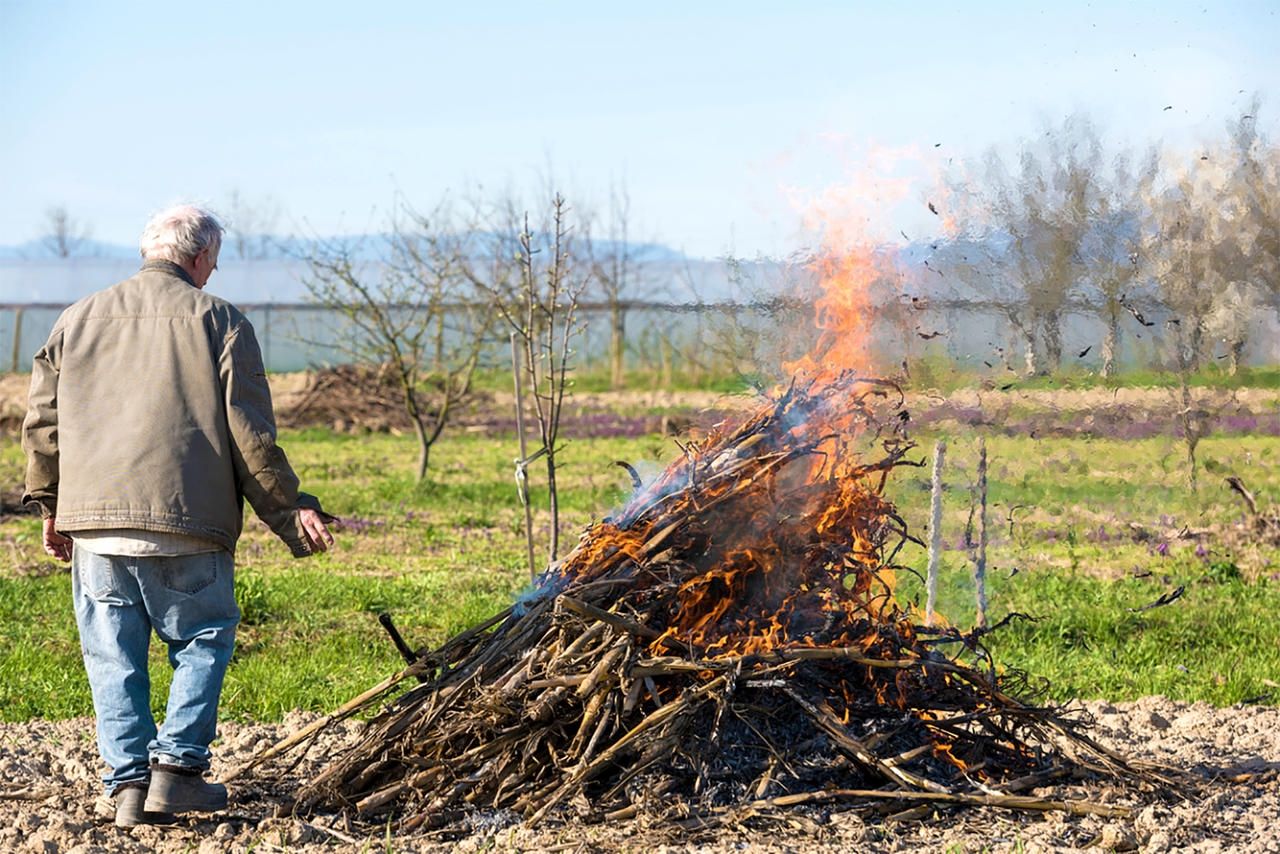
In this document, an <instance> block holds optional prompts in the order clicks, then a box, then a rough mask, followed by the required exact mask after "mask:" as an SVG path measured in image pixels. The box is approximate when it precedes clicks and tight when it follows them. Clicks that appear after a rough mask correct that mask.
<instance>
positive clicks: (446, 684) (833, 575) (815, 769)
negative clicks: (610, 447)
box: [256, 373, 1156, 829]
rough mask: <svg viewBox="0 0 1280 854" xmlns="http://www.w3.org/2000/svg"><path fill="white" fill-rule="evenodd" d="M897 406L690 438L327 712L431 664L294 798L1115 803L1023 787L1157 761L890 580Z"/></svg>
mask: <svg viewBox="0 0 1280 854" xmlns="http://www.w3.org/2000/svg"><path fill="white" fill-rule="evenodd" d="M900 412H901V397H900V395H899V393H898V391H897V389H896V388H895V387H893V386H892V385H889V384H887V383H884V382H880V381H874V380H867V379H862V378H859V377H858V376H856V375H854V374H852V373H842V374H840V375H839V376H837V377H835V378H834V379H831V380H829V381H827V382H823V383H816V382H812V381H808V382H803V381H802V382H798V383H797V384H795V385H793V386H792V387H791V388H790V389H788V390H787V391H785V392H784V393H781V394H780V395H778V396H777V397H776V399H773V400H771V401H768V402H766V403H765V404H764V405H762V406H761V408H760V409H759V410H758V411H757V412H756V413H755V414H754V415H753V416H752V417H750V418H748V419H747V420H746V421H745V422H744V423H741V424H740V425H738V426H736V427H732V428H730V427H725V428H723V429H722V430H721V431H719V432H716V433H713V434H712V435H709V436H707V437H706V438H705V439H703V440H701V441H699V442H695V443H692V444H689V445H687V446H681V447H682V449H683V451H684V454H683V456H682V457H681V458H679V459H677V460H676V461H675V462H674V463H673V464H671V465H670V466H669V467H668V468H667V469H666V471H665V472H663V473H662V475H661V476H659V477H658V478H657V479H655V480H654V481H653V482H651V483H649V484H643V485H641V487H640V488H639V489H637V491H636V493H635V494H634V495H633V496H632V498H631V499H630V500H629V501H628V502H627V504H626V506H625V507H624V508H623V509H622V510H621V511H620V512H618V513H617V515H616V516H614V517H612V518H609V519H606V520H604V521H601V522H599V523H597V524H595V525H593V526H592V527H591V528H589V529H588V530H587V531H586V532H585V534H584V535H583V536H582V538H581V540H580V542H579V543H578V545H577V547H576V548H575V549H574V550H573V551H572V552H571V553H570V554H569V555H567V556H566V557H565V558H564V559H563V560H562V561H561V562H560V563H559V564H557V565H555V566H553V567H551V568H550V569H549V570H548V571H547V572H546V573H545V574H544V575H543V577H542V578H541V579H540V581H539V586H538V588H537V590H536V591H535V592H534V593H533V594H532V595H530V596H529V597H526V599H525V600H524V601H523V602H522V603H521V604H520V605H519V606H517V607H513V608H511V609H508V610H507V611H505V612H503V613H501V614H499V615H497V616H496V617H494V618H493V619H491V620H489V621H487V622H486V623H484V624H482V625H479V626H476V627H475V628H473V629H471V630H469V631H467V632H464V633H462V634H461V635H459V636H457V637H455V638H453V639H452V640H450V641H448V642H447V643H445V644H444V645H443V646H441V647H440V648H439V649H436V650H434V651H431V652H429V653H427V654H425V655H423V656H422V657H421V658H420V659H419V660H418V661H417V662H416V663H415V664H414V665H412V666H411V667H409V668H408V669H406V670H405V671H404V672H403V673H401V674H399V675H398V676H397V677H394V678H392V679H389V680H388V681H387V682H385V683H383V685H380V686H377V687H376V688H375V689H372V690H371V691H370V692H368V693H367V694H366V695H364V696H363V697H361V698H357V700H356V701H353V702H352V703H350V704H348V705H347V706H346V707H344V708H343V709H342V710H340V711H339V713H338V716H341V715H347V714H351V713H354V712H357V711H359V710H361V709H363V708H372V707H375V706H376V704H378V703H380V702H382V701H383V700H384V699H385V697H386V694H387V692H388V691H389V690H391V689H392V687H393V686H394V685H395V684H398V683H399V682H402V681H403V680H405V679H411V678H414V677H423V678H424V679H425V681H424V682H423V684H421V685H418V686H415V687H414V688H413V689H412V690H410V691H408V692H407V693H405V694H403V695H402V696H400V697H399V698H397V699H395V700H394V701H393V702H392V703H391V704H390V706H389V707H388V708H386V709H385V710H384V711H382V712H381V714H379V715H378V716H377V717H376V718H375V719H374V721H373V722H372V724H371V726H370V728H369V730H368V735H367V737H366V738H365V739H364V741H363V742H362V743H361V744H360V745H358V747H356V748H355V749H353V750H352V751H350V752H349V753H348V754H347V755H345V756H341V757H338V758H337V759H336V760H335V761H334V762H333V764H332V765H331V766H330V767H329V768H328V769H327V770H326V771H325V772H324V773H323V774H321V775H320V776H318V777H317V778H316V779H314V780H312V781H311V782H310V783H309V784H308V785H307V786H306V788H305V789H304V791H303V792H302V795H301V798H300V805H301V806H302V807H303V808H344V809H354V810H355V811H356V812H358V813H359V814H360V815H361V816H364V817H374V816H378V815H380V814H384V813H391V812H393V813H394V814H395V816H396V817H397V818H398V819H399V823H400V825H399V826H400V827H401V829H412V828H418V827H422V828H427V827H446V828H447V827H449V826H454V825H456V824H458V823H459V822H462V821H463V820H464V818H465V816H466V815H467V813H468V812H469V811H471V810H475V809H482V808H483V809H507V810H513V811H515V812H517V813H519V814H520V815H522V816H524V817H525V819H526V820H528V821H530V822H536V821H539V820H541V819H542V818H544V817H545V816H547V815H549V814H551V813H552V812H553V811H555V810H557V809H560V808H563V807H567V806H568V805H570V804H572V805H573V806H574V808H575V809H577V810H579V811H580V812H583V813H585V817H586V818H588V819H590V818H594V819H597V820H599V819H605V818H618V817H627V816H632V815H635V814H637V813H638V812H640V811H642V810H645V811H656V812H659V813H663V814H674V815H675V817H678V818H680V819H682V820H687V821H690V822H695V823H701V824H705V823H707V822H715V821H718V820H720V818H721V817H723V816H726V815H729V814H731V813H733V811H739V812H738V813H737V814H741V811H742V810H746V811H748V812H755V813H758V812H761V811H766V810H770V809H776V808H780V807H783V806H789V805H794V804H799V803H805V802H811V801H825V800H844V801H850V800H852V801H861V802H864V803H865V802H868V801H871V802H880V801H890V802H892V801H898V802H899V803H903V802H906V803H908V804H909V803H911V802H913V801H935V802H937V801H942V802H949V803H957V804H968V803H985V804H994V805H1000V806H1009V807H1014V808H1021V809H1031V810H1044V809H1067V810H1071V811H1076V812H1101V813H1104V814H1118V813H1122V812H1123V810H1122V809H1120V808H1116V807H1105V806H1099V805H1094V804H1088V803H1082V802H1064V801H1044V800H1038V799H1036V798H1032V797H1027V796H1020V795H1018V794H1017V793H1018V792H1024V791H1026V790H1028V789H1030V788H1034V787H1036V786H1039V785H1043V784H1045V783H1046V782H1048V781H1050V780H1060V779H1064V778H1071V777H1079V776H1082V775H1087V774H1091V773H1096V774H1104V775H1107V776H1112V777H1122V778H1128V779H1130V780H1136V779H1138V778H1140V777H1142V778H1145V779H1149V780H1150V779H1156V778H1155V777H1154V776H1153V775H1150V774H1146V773H1142V772H1139V771H1137V770H1135V769H1134V768H1133V767H1132V766H1131V765H1130V764H1128V763H1126V762H1125V761H1124V760H1123V759H1122V758H1120V757H1118V756H1116V755H1114V754H1112V753H1110V752H1108V751H1107V750H1105V749H1104V748H1102V747H1101V746H1100V745H1098V744H1096V743H1095V742H1093V741H1092V740H1091V739H1090V738H1089V737H1088V736H1087V735H1086V734H1084V733H1083V732H1082V731H1081V729H1080V726H1079V722H1078V721H1075V720H1073V719H1071V718H1070V717H1069V716H1066V715H1064V714H1062V713H1060V712H1059V711H1057V710H1053V709H1049V708H1043V707H1039V706H1035V705H1030V704H1028V703H1026V702H1023V701H1022V700H1019V699H1016V695H1018V694H1021V693H1024V692H1025V690H1026V685H1025V680H1023V679H1022V678H1021V677H1020V676H1019V675H1018V674H1015V673H1000V672H998V671H997V670H996V668H995V667H994V664H993V663H992V662H991V661H990V658H989V657H988V656H987V655H986V653H985V651H984V649H983V646H982V644H981V633H979V632H975V633H971V634H967V635H966V634H962V633H961V632H959V631H958V630H956V629H927V628H924V627H921V626H918V625H916V623H915V621H914V620H913V619H912V617H913V614H912V613H911V612H910V611H908V610H904V608H903V606H902V605H900V604H899V603H898V601H897V599H896V598H895V595H894V579H895V572H897V571H899V569H900V568H899V567H897V566H896V565H895V562H896V559H897V556H898V553H899V549H900V548H901V547H902V546H903V544H904V543H905V542H907V541H908V540H910V539H911V538H910V535H909V534H908V532H907V529H906V525H905V524H904V522H903V521H902V519H901V518H900V517H899V516H898V515H897V513H896V512H895V510H894V507H893V505H892V504H891V503H890V502H889V501H888V499H887V498H885V496H884V494H883V489H884V486H885V483H886V479H887V478H888V477H889V476H890V474H891V473H892V471H893V470H894V469H895V468H896V467H898V466H900V465H906V464H909V463H908V460H907V456H906V455H907V454H908V453H909V451H910V450H911V447H912V446H911V444H910V442H909V441H907V439H906V438H905V436H904V435H902V433H901V427H902V425H903V424H904V423H905V420H904V419H902V418H900V417H898V416H899V414H900ZM859 449H861V450H859ZM332 719H333V716H331V718H330V720H332ZM307 734H309V733H307V732H304V733H300V734H299V735H298V736H297V737H295V738H293V739H291V740H290V741H289V742H287V743H282V744H281V745H278V746H277V747H276V748H273V749H272V750H271V751H268V752H267V753H265V754H263V755H261V756H260V757H259V758H258V760H256V761H261V760H262V759H265V758H268V757H269V756H271V755H276V754H278V753H280V752H282V751H283V750H284V749H285V748H287V747H289V746H291V745H292V744H295V743H297V742H299V741H301V740H302V739H303V738H304V737H305V736H306V735H307ZM886 786H887V788H885V787H886ZM900 808H901V807H897V809H900Z"/></svg>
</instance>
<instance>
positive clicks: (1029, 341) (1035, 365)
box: [1022, 327, 1040, 377]
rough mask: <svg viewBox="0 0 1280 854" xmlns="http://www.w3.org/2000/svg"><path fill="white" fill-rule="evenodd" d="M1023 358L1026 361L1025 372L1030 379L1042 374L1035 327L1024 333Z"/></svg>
mask: <svg viewBox="0 0 1280 854" xmlns="http://www.w3.org/2000/svg"><path fill="white" fill-rule="evenodd" d="M1022 341H1023V347H1024V348H1025V349H1024V351H1023V354H1022V355H1023V358H1024V359H1025V360H1026V363H1025V364H1026V366H1025V368H1024V372H1025V373H1026V375H1027V376H1029V377H1034V376H1035V375H1036V374H1038V373H1039V372H1040V365H1039V359H1038V358H1037V357H1036V335H1035V327H1031V328H1029V329H1024V330H1023V331H1022Z"/></svg>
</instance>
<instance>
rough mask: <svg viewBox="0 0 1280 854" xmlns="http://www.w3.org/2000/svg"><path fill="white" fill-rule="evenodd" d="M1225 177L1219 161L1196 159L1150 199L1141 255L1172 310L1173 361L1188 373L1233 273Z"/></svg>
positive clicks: (1202, 350) (1199, 358)
mask: <svg viewBox="0 0 1280 854" xmlns="http://www.w3.org/2000/svg"><path fill="white" fill-rule="evenodd" d="M1225 178H1226V170H1225V169H1224V167H1223V165H1222V164H1221V163H1219V162H1216V161H1214V160H1212V159H1211V160H1209V161H1200V160H1196V161H1194V162H1193V163H1191V164H1190V165H1188V166H1186V167H1185V168H1184V169H1182V170H1181V171H1180V172H1179V173H1178V174H1176V176H1175V177H1173V178H1172V179H1171V180H1170V181H1169V182H1168V183H1167V184H1166V185H1164V186H1162V187H1159V188H1157V190H1156V192H1155V193H1154V194H1153V196H1152V198H1151V199H1150V201H1149V207H1150V210H1151V220H1150V227H1149V233H1148V236H1147V239H1146V248H1145V250H1144V252H1143V255H1144V258H1146V259H1147V262H1148V263H1149V264H1150V268H1151V271H1152V274H1153V277H1154V280H1155V283H1156V289H1157V293H1158V295H1159V298H1160V301H1161V302H1162V303H1163V304H1164V306H1165V308H1166V309H1167V310H1168V311H1169V313H1170V315H1171V317H1170V319H1169V321H1168V326H1169V327H1170V329H1171V331H1172V332H1174V333H1175V334H1174V335H1173V336H1172V339H1173V340H1172V343H1171V346H1172V347H1173V348H1174V354H1173V355H1174V358H1173V362H1174V364H1175V366H1176V367H1177V368H1178V370H1185V371H1188V372H1192V373H1194V372H1195V371H1196V370H1198V369H1199V368H1200V366H1201V364H1203V362H1204V359H1205V357H1206V355H1207V354H1208V350H1209V346H1208V345H1209V343H1210V341H1211V337H1210V336H1211V334H1212V331H1213V330H1212V329H1211V326H1212V325H1213V321H1214V314H1215V310H1216V309H1217V307H1218V306H1219V305H1220V303H1221V300H1222V296H1223V294H1224V293H1225V292H1226V290H1227V286H1228V285H1229V284H1230V282H1231V280H1232V278H1233V271H1232V270H1231V268H1232V266H1234V261H1235V256H1236V253H1235V252H1234V250H1233V249H1232V247H1231V244H1232V243H1233V242H1234V241H1235V239H1236V236H1235V232H1234V229H1235V225H1234V223H1233V222H1232V220H1233V218H1234V213H1233V209H1232V208H1233V200H1232V199H1231V197H1230V194H1229V193H1228V192H1227V189H1226V184H1225Z"/></svg>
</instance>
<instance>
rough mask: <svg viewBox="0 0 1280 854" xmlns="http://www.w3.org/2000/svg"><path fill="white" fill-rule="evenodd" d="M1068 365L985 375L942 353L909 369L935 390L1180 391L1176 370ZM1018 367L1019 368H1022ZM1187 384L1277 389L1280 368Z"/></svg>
mask: <svg viewBox="0 0 1280 854" xmlns="http://www.w3.org/2000/svg"><path fill="white" fill-rule="evenodd" d="M1069 361H1070V360H1068V363H1064V365H1063V367H1062V368H1061V369H1060V370H1058V371H1056V372H1054V373H1053V374H1049V375H1045V376H1035V377H1026V376H1023V375H1022V374H1021V373H1010V372H1009V371H1007V370H1005V369H1004V368H1003V367H1000V366H997V367H995V368H992V369H990V370H985V371H984V370H974V369H972V368H970V367H967V366H962V365H959V364H957V363H956V362H955V361H954V360H953V359H951V358H950V357H947V356H942V355H935V356H927V357H922V358H917V359H913V360H911V362H910V363H909V369H910V375H911V381H912V385H913V387H915V388H933V389H938V390H940V391H943V392H949V391H955V390H957V389H962V388H974V387H977V386H980V385H982V384H983V383H984V382H987V383H990V382H995V383H997V384H998V385H1005V384H1007V383H1012V384H1013V385H1014V386H1015V387H1016V388H1018V389H1021V390H1032V389H1044V390H1057V389H1061V390H1067V391H1083V390H1088V389H1097V388H1100V389H1116V388H1176V387H1178V385H1179V379H1178V375H1177V374H1176V373H1175V372H1173V371H1160V370H1154V369H1151V368H1126V369H1125V370H1123V371H1121V372H1120V373H1118V374H1116V375H1115V376H1112V377H1103V376H1102V375H1101V374H1099V373H1098V372H1097V371H1096V370H1090V369H1088V368H1084V367H1080V366H1077V365H1072V364H1070V363H1069ZM1016 367H1019V368H1020V367H1021V365H1020V364H1019V365H1017V366H1016ZM1189 384H1190V385H1191V386H1192V387H1194V388H1218V389H1239V388H1254V389H1278V388H1280V367H1277V366H1265V367H1244V368H1241V369H1240V370H1239V371H1237V372H1236V373H1235V374H1231V373H1228V372H1227V370H1226V369H1225V368H1224V367H1223V366H1222V364H1221V363H1218V362H1213V363H1210V364H1207V365H1205V366H1204V367H1203V368H1202V369H1200V370H1199V371H1197V372H1195V373H1194V374H1192V375H1191V377H1190V382H1189Z"/></svg>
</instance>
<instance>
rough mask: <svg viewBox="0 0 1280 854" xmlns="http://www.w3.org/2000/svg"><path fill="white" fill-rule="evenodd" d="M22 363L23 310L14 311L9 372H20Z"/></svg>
mask: <svg viewBox="0 0 1280 854" xmlns="http://www.w3.org/2000/svg"><path fill="white" fill-rule="evenodd" d="M21 363H22V308H21V307H18V308H15V309H14V310H13V352H12V354H11V355H10V359H9V370H10V371H12V372H13V373H15V374H16V373H17V372H18V368H19V367H21Z"/></svg>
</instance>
